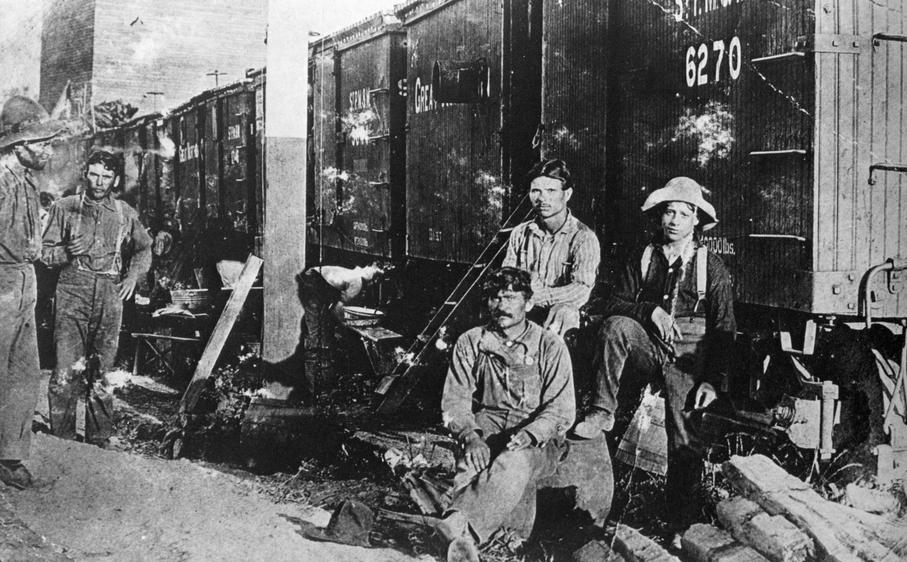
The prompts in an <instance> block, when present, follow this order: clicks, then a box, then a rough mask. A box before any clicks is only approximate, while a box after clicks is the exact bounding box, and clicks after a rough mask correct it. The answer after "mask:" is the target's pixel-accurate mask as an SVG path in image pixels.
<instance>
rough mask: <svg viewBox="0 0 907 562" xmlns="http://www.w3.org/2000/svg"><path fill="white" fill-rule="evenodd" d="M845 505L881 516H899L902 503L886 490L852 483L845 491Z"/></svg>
mask: <svg viewBox="0 0 907 562" xmlns="http://www.w3.org/2000/svg"><path fill="white" fill-rule="evenodd" d="M844 503H845V504H847V505H849V506H851V507H855V508H857V509H860V510H863V511H867V512H869V513H876V514H879V515H897V513H898V510H899V509H900V507H901V502H899V501H898V499H897V498H896V497H895V496H893V495H892V494H890V493H888V492H886V491H884V490H875V489H870V488H866V487H864V486H860V485H858V484H856V483H853V482H852V483H850V484H848V485H847V488H845V489H844Z"/></svg>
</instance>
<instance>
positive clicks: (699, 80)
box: [684, 35, 743, 88]
mask: <svg viewBox="0 0 907 562" xmlns="http://www.w3.org/2000/svg"><path fill="white" fill-rule="evenodd" d="M742 65H743V46H742V45H741V43H740V38H739V37H737V36H736V35H735V36H733V37H731V38H730V39H728V40H726V41H725V40H722V39H719V40H717V41H708V42H705V43H700V44H698V45H690V46H689V47H687V50H686V57H685V64H684V73H685V76H686V82H687V87H690V88H693V87H696V86H705V85H706V84H710V83H711V84H715V83H718V82H720V81H722V80H736V79H738V78H739V77H740V70H741V68H742Z"/></svg>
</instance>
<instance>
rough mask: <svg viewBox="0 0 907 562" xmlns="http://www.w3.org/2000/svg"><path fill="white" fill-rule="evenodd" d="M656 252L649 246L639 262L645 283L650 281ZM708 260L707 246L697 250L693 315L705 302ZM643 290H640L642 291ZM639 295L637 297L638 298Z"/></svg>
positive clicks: (651, 245)
mask: <svg viewBox="0 0 907 562" xmlns="http://www.w3.org/2000/svg"><path fill="white" fill-rule="evenodd" d="M654 250H655V246H654V245H653V244H649V245H648V246H646V247H645V249H644V250H643V251H642V258H641V259H640V260H639V271H640V273H642V279H643V282H644V283H645V282H646V281H648V279H649V266H650V265H652V252H653V251H654ZM708 259H709V250H708V248H706V247H705V246H699V247H698V248H696V304H695V305H694V306H693V313H694V314H695V313H696V312H698V311H699V305H700V304H702V303H703V302H704V301H705V296H706V294H705V293H706V286H707V282H708V279H707V277H708ZM641 290H642V289H640V291H641ZM638 297H639V295H637V298H638Z"/></svg>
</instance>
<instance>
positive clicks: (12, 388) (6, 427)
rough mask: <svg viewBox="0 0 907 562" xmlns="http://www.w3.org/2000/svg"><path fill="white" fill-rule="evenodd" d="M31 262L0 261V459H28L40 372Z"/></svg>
mask: <svg viewBox="0 0 907 562" xmlns="http://www.w3.org/2000/svg"><path fill="white" fill-rule="evenodd" d="M36 300H37V284H36V282H35V270H34V268H33V267H32V265H31V264H25V265H3V264H0V315H2V317H3V321H2V322H0V460H23V459H26V458H28V449H29V446H30V444H31V424H32V416H33V415H34V412H35V404H36V403H37V401H38V388H39V383H40V379H41V377H40V375H41V371H40V368H39V366H38V337H37V333H36V330H35V301H36Z"/></svg>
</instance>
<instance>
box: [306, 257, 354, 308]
mask: <svg viewBox="0 0 907 562" xmlns="http://www.w3.org/2000/svg"><path fill="white" fill-rule="evenodd" d="M309 271H317V272H318V273H319V274H320V275H321V277H322V278H323V279H324V280H325V281H326V282H327V284H328V285H330V286H331V287H333V288H335V289H337V290H338V291H339V292H340V300H341V302H344V303H347V302H350V301H351V300H353V299H354V298H355V297H356V295H358V294H359V293H360V292H362V284H363V283H362V272H361V268H358V267H357V268H354V269H349V268H346V267H340V266H339V265H322V266H318V267H313V268H311V269H310V270H309Z"/></svg>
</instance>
